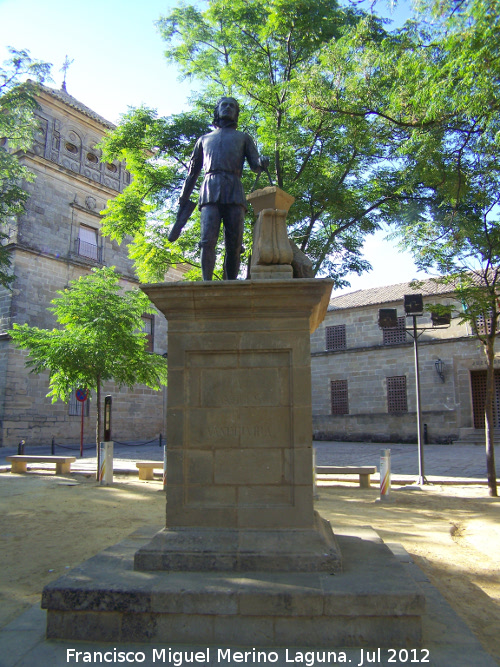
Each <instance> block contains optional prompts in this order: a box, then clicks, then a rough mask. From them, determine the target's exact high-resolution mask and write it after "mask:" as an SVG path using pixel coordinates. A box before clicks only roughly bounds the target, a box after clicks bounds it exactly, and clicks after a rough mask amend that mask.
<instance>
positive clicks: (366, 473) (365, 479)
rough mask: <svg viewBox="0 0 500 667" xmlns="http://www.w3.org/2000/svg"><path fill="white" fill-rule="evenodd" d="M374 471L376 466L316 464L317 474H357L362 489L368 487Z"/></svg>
mask: <svg viewBox="0 0 500 667" xmlns="http://www.w3.org/2000/svg"><path fill="white" fill-rule="evenodd" d="M376 472H377V468H376V466H316V474H317V475H359V486H360V487H361V488H362V489H368V488H370V475H374V474H375V473H376Z"/></svg>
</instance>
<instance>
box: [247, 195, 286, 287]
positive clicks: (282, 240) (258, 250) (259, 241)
mask: <svg viewBox="0 0 500 667" xmlns="http://www.w3.org/2000/svg"><path fill="white" fill-rule="evenodd" d="M247 200H248V202H249V203H250V204H252V208H253V210H254V212H255V213H256V214H258V217H257V220H256V222H255V225H254V230H253V245H252V262H251V266H250V274H251V277H252V278H254V279H259V280H264V279H274V280H288V279H290V278H293V269H292V260H293V251H292V247H291V245H290V242H289V240H288V234H287V230H286V216H287V213H288V210H289V208H290V206H291V205H292V204H293V202H294V201H295V198H294V197H292V196H291V195H289V194H287V193H286V192H283V190H280V188H278V187H276V186H271V187H267V188H263V189H261V190H255V191H254V192H252V193H250V194H249V195H248V197H247Z"/></svg>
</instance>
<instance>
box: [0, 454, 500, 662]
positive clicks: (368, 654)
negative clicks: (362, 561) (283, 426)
mask: <svg viewBox="0 0 500 667" xmlns="http://www.w3.org/2000/svg"><path fill="white" fill-rule="evenodd" d="M314 446H315V449H316V463H317V464H318V465H375V466H377V468H378V467H379V464H380V456H381V450H382V449H390V450H391V463H392V473H393V482H396V483H397V481H401V482H406V483H408V482H412V481H416V479H417V477H418V452H417V446H416V445H407V444H404V445H403V444H386V445H384V444H372V443H345V442H316V443H314ZM16 453H17V448H0V466H2V467H3V466H5V467H7V462H6V461H5V457H6V456H8V455H10V454H16ZM25 453H26V454H36V453H39V454H42V453H44V454H50V453H51V448H50V446H48V447H26V449H25ZM54 453H55V454H64V453H67V454H72V455H75V456H76V457H77V461H76V462H75V464H73V468H74V470H75V472H82V473H88V472H95V468H96V458H95V450H94V448H93V447H92V446H88V447H86V449H85V451H84V456H83V457H82V458H80V457H79V448H78V447H77V446H75V447H73V448H69V449H68V448H62V447H56V448H55V452H54ZM496 453H497V461H500V447H497V451H496ZM114 454H115V456H114V466H113V467H114V469H115V471H116V472H128V473H132V472H133V473H135V474H136V473H137V469H136V467H135V461H138V460H144V459H146V460H158V461H162V460H163V447H161V446H159V443H158V441H156V443H148V444H146V445H140V444H133V445H131V446H125V445H124V444H118V443H117V444H116V446H115V450H114ZM424 461H425V473H426V476H427V479H428V480H429V481H430V482H442V483H454V482H455V483H457V482H461V483H464V482H473V481H476V480H480V481H482V482H485V478H486V464H485V453H484V448H483V447H481V446H477V445H426V446H425V449H424ZM402 557H403V562H406V563H408V567H409V568H411V569H412V571H413V573H414V574H413V575H412V576H415V578H416V579H417V580H418V581H419V582H420V585H421V586H422V588H423V590H424V591H425V595H426V599H427V612H426V615H425V617H424V619H423V622H424V641H423V646H422V648H421V649H420V648H419V649H413V651H408V652H406V651H405V650H403V652H402V653H401V654H397V653H395V652H392V653H391V652H389V651H388V650H387V649H382V651H381V654H378V652H375V651H372V650H371V649H363V650H361V649H344V652H343V653H342V649H338V652H339V659H340V660H342V657H344V660H347V662H350V663H351V664H352V665H361V664H363V665H365V664H367V663H368V662H370V663H372V664H378V665H389V664H390V665H393V664H395V665H399V666H400V667H401V666H402V665H403V664H407V663H408V662H422V663H424V662H425V663H426V664H429V665H431V666H432V667H450V665H455V666H456V667H470V665H481V667H494V665H496V662H495V660H493V658H491V657H490V656H489V655H487V654H486V653H485V652H484V650H483V649H482V647H481V646H480V644H479V643H478V641H477V640H476V639H475V638H474V637H473V635H472V633H471V632H470V630H469V629H468V628H467V626H465V624H464V623H463V622H462V621H461V620H460V619H459V618H458V617H457V615H456V614H455V612H453V610H452V609H451V608H450V607H449V605H448V604H447V603H446V602H445V601H444V599H443V598H442V596H441V595H440V594H439V593H438V592H437V590H436V589H435V588H434V587H433V586H432V585H431V584H430V583H429V582H428V580H426V578H425V576H424V575H423V574H422V572H421V571H420V570H419V569H418V568H417V567H416V566H415V565H413V564H412V563H411V560H410V561H409V559H408V558H407V556H405V554H404V553H403V554H402ZM443 622H444V623H445V626H446V628H447V631H446V633H445V634H444V635H440V636H438V633H437V630H436V628H439V627H441V626H442V624H443ZM44 629H45V613H44V612H43V611H42V610H41V609H40V608H39V607H38V606H35V607H33V608H32V609H30V610H28V611H27V612H26V613H24V614H22V615H21V616H20V617H18V618H17V619H15V620H14V621H13V622H12V623H10V624H9V625H7V626H6V627H5V628H3V629H2V630H0V667H35V666H36V667H39V666H40V665H41V666H42V667H44V666H45V665H47V666H48V665H51V666H52V667H62V666H63V665H67V664H71V663H73V662H76V660H75V658H74V652H75V651H82V652H84V651H92V652H93V651H102V653H103V654H104V653H105V652H106V651H107V652H110V651H111V652H113V650H114V648H116V649H117V650H118V651H130V653H128V654H127V655H128V656H130V658H132V659H130V658H129V659H128V660H127V662H136V660H134V657H136V658H137V662H141V663H142V664H144V665H150V664H154V663H163V664H165V663H167V664H170V665H172V664H174V662H173V658H172V656H171V655H169V650H170V651H174V650H178V651H179V650H183V649H184V650H186V651H187V653H188V655H187V657H186V661H185V662H184V661H183V664H187V662H188V661H189V655H190V654H191V651H192V650H193V649H194V650H205V651H206V650H207V649H206V647H193V646H191V647H175V649H173V648H172V647H170V646H162V645H157V646H154V647H153V646H145V645H137V644H135V645H133V644H126V645H120V646H117V647H114V646H113V645H104V644H96V645H93V644H92V645H89V644H86V643H81V642H55V641H47V640H45V639H44ZM373 648H376V647H373ZM162 649H164V650H165V652H164V653H163V656H162V658H163V659H162V658H159V657H158V658H157V659H155V655H157V656H159V654H161V651H162ZM68 650H69V653H68ZM154 650H156V653H154ZM211 651H212V652H211V654H210V659H209V660H207V661H206V662H204V664H205V665H206V667H208V666H210V667H211V666H212V665H216V664H217V665H218V664H221V665H222V664H225V665H228V666H229V665H234V666H236V665H237V664H239V662H241V661H240V660H238V661H235V660H223V661H219V660H217V659H216V655H217V653H216V651H217V649H216V648H212V649H211ZM427 651H430V654H428V653H427ZM292 653H293V654H294V655H295V653H296V652H295V651H293V652H292ZM297 653H301V657H300V656H299V657H298V658H297V659H296V662H299V661H300V662H302V663H303V664H306V662H307V660H308V659H309V661H310V662H309V664H310V665H311V666H312V665H318V666H319V665H323V666H324V664H325V661H324V656H323V657H322V656H321V655H318V656H316V655H314V656H311V654H307V657H306V650H305V649H304V650H303V651H300V649H298V650H297ZM122 655H123V654H122ZM274 655H275V656H276V661H274V659H273V658H274V656H272V657H271V659H270V661H271V660H272V661H273V664H275V665H278V666H279V667H285V665H286V664H287V663H289V662H293V660H292V659H291V658H290V659H289V658H288V656H287V655H285V650H284V649H278V650H277V652H276V653H275V654H274ZM341 655H342V657H341ZM395 655H396V658H395ZM70 656H71V657H70ZM90 656H91V654H90V653H87V654H86V659H85V657H84V654H83V653H81V654H80V660H79V661H78V662H82V661H85V662H87V663H90V664H98V663H99V662H100V661H102V660H103V659H104V660H106V661H110V660H111V661H113V654H112V653H106V658H101V660H99V658H98V657H96V658H95V661H94V656H93V655H92V657H90ZM115 660H116V658H115ZM327 662H329V661H327ZM191 663H192V658H191ZM247 663H250V664H253V661H252V660H248V661H247ZM201 664H203V663H201Z"/></svg>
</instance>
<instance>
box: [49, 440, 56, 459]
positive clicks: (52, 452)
mask: <svg viewBox="0 0 500 667" xmlns="http://www.w3.org/2000/svg"><path fill="white" fill-rule="evenodd" d="M55 452H56V440H55V438H52V442H51V443H50V453H51V454H52V456H54V454H55Z"/></svg>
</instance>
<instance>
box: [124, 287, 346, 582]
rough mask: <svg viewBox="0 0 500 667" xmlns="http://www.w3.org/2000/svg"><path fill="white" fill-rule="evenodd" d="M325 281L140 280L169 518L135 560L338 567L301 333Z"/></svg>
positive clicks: (139, 564)
mask: <svg viewBox="0 0 500 667" xmlns="http://www.w3.org/2000/svg"><path fill="white" fill-rule="evenodd" d="M331 286H332V281H331V280H295V281H288V280H286V281H277V280H273V281H272V283H264V282H262V281H233V282H224V283H216V282H205V283H173V284H172V283H171V284H161V285H150V286H145V287H143V289H144V291H145V292H146V293H147V294H148V296H149V297H150V298H151V300H152V301H153V303H154V304H155V305H156V306H157V307H158V308H159V310H160V311H161V312H163V313H164V314H165V316H166V317H167V319H168V326H169V331H168V361H169V398H168V409H167V522H166V529H165V530H164V531H162V532H161V533H159V534H158V535H157V536H156V537H155V539H154V540H153V541H152V542H151V543H150V544H149V545H147V546H146V547H144V548H142V549H141V550H139V552H138V553H137V554H136V558H135V567H136V569H141V570H158V569H168V570H172V569H175V570H182V569H184V570H211V569H213V570H219V571H220V570H229V571H234V570H262V569H263V570H284V571H324V570H329V571H333V570H338V569H339V568H340V555H339V553H338V551H337V548H336V544H335V539H334V536H333V533H332V530H331V528H330V526H329V524H327V523H325V522H324V521H322V520H321V519H320V518H319V517H317V516H316V515H315V513H314V509H313V480H312V443H311V440H312V417H311V370H310V347H309V336H310V332H311V331H312V330H314V329H315V328H316V327H317V326H318V324H319V323H320V322H321V320H322V319H323V317H324V314H325V311H326V307H327V305H328V299H329V295H330V291H331Z"/></svg>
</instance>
